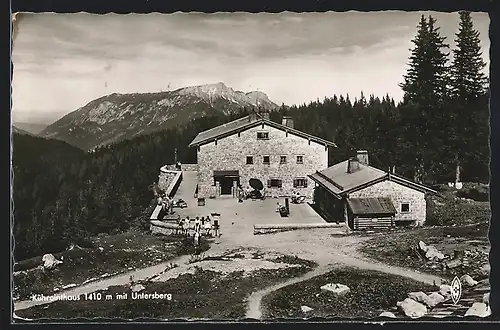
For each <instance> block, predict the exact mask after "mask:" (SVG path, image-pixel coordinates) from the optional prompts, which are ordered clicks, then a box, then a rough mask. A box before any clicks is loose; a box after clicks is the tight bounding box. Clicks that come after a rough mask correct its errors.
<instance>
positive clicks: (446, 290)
mask: <svg viewBox="0 0 500 330" xmlns="http://www.w3.org/2000/svg"><path fill="white" fill-rule="evenodd" d="M439 294H440V295H441V296H443V297H444V299H449V298H451V285H447V284H443V285H441V286H439Z"/></svg>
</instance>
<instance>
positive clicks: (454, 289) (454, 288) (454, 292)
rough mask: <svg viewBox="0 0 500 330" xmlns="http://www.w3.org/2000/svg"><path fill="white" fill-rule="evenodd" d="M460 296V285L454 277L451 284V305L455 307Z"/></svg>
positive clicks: (458, 280)
mask: <svg viewBox="0 0 500 330" xmlns="http://www.w3.org/2000/svg"><path fill="white" fill-rule="evenodd" d="M461 296H462V283H460V279H459V278H458V277H457V276H455V278H454V279H453V281H452V282H451V299H452V300H453V303H454V304H455V305H456V304H457V303H458V301H459V300H460V297H461Z"/></svg>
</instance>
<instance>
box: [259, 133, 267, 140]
mask: <svg viewBox="0 0 500 330" xmlns="http://www.w3.org/2000/svg"><path fill="white" fill-rule="evenodd" d="M257 140H269V132H257Z"/></svg>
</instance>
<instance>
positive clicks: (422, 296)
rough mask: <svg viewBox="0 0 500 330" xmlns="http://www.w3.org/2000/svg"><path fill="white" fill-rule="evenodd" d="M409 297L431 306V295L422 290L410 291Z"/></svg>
mask: <svg viewBox="0 0 500 330" xmlns="http://www.w3.org/2000/svg"><path fill="white" fill-rule="evenodd" d="M408 298H410V299H413V300H415V301H416V302H419V303H422V304H424V305H426V306H429V304H430V303H431V302H430V300H429V296H427V295H426V294H425V293H423V292H422V291H420V292H410V293H408Z"/></svg>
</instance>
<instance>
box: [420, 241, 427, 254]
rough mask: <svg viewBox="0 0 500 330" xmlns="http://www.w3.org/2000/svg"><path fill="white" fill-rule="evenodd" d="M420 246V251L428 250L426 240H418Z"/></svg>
mask: <svg viewBox="0 0 500 330" xmlns="http://www.w3.org/2000/svg"><path fill="white" fill-rule="evenodd" d="M418 248H419V249H420V251H422V252H427V249H428V247H427V244H425V243H424V242H422V241H420V242H418Z"/></svg>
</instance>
